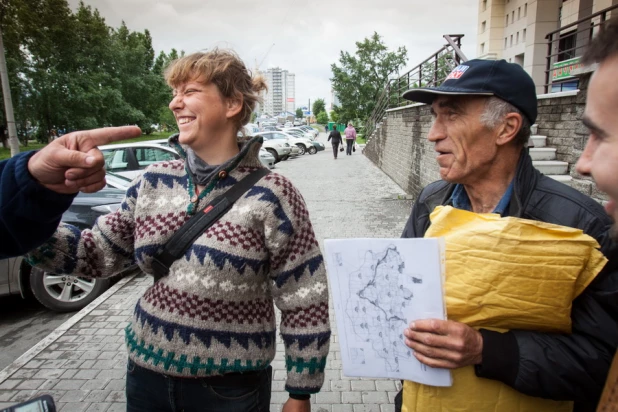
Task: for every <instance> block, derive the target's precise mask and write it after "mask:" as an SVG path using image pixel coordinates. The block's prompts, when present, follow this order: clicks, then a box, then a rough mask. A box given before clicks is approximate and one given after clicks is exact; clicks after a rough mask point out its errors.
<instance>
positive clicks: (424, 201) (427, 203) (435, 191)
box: [402, 151, 618, 411]
mask: <svg viewBox="0 0 618 412" xmlns="http://www.w3.org/2000/svg"><path fill="white" fill-rule="evenodd" d="M454 188H455V185H454V184H451V183H447V182H444V181H438V182H434V183H432V184H430V185H428V186H427V187H425V188H424V189H423V190H422V192H421V193H420V195H419V197H418V200H417V201H416V203H415V204H414V207H413V208H412V214H411V216H410V218H409V220H408V222H407V224H406V227H405V229H404V232H403V235H402V237H405V238H410V237H423V236H424V234H425V231H426V230H427V228H428V227H429V225H430V221H429V214H430V213H431V212H432V211H433V209H434V208H435V207H436V206H438V205H447V204H449V201H450V198H451V194H452V192H453V189H454ZM504 215H505V216H515V217H521V218H524V219H531V220H537V221H541V222H548V223H554V224H557V225H562V226H569V227H573V228H578V229H581V230H583V231H584V233H586V234H588V235H590V236H592V237H593V238H595V239H596V240H597V241H598V242H599V244H600V245H601V251H602V252H603V254H604V255H605V256H606V257H607V258H608V259H609V262H608V263H607V265H606V266H605V268H604V269H603V271H602V272H601V273H600V274H599V275H598V276H597V278H596V279H595V280H594V281H593V282H592V283H591V284H590V285H589V286H588V288H587V289H586V290H585V291H584V292H583V293H582V294H581V295H580V296H579V297H578V298H577V299H576V300H575V301H574V302H573V307H572V311H571V319H572V323H573V329H572V333H571V334H570V335H561V334H552V333H541V332H532V331H524V330H511V331H509V332H507V333H498V332H493V331H489V330H484V329H481V330H480V331H481V334H482V335H483V362H482V364H480V365H477V366H476V375H477V376H478V377H481V378H488V379H495V380H498V381H501V382H504V383H506V384H507V385H509V386H512V387H513V388H515V389H516V390H518V391H519V392H522V393H525V394H527V395H531V396H538V397H542V398H549V399H554V400H574V401H576V403H575V408H574V411H594V410H595V405H596V403H597V402H598V400H599V398H600V396H601V392H602V390H603V384H604V383H605V379H606V377H607V373H608V370H609V366H610V364H611V361H612V357H613V355H614V353H616V348H617V347H618V251H617V248H616V244H615V243H614V242H612V240H611V239H610V237H609V233H608V231H609V228H610V227H611V224H612V221H611V219H610V218H609V217H608V216H607V214H606V213H605V211H604V210H603V208H602V207H601V206H600V205H599V204H598V203H597V202H595V201H594V200H593V199H591V198H589V197H588V196H585V195H583V194H582V193H580V192H578V191H577V190H575V189H572V188H571V187H568V186H566V185H564V184H562V183H559V182H557V181H555V180H553V179H551V178H549V177H547V176H543V175H542V174H541V173H539V171H538V170H536V169H535V168H534V167H533V166H532V160H531V159H530V156H529V155H528V154H527V153H526V152H525V151H523V152H522V155H521V157H520V160H519V164H518V166H517V174H516V176H515V182H514V190H513V195H512V197H511V202H510V205H509V208H508V211H507V212H506V213H505V214H504ZM479 395H480V394H479ZM481 396H482V395H481Z"/></svg>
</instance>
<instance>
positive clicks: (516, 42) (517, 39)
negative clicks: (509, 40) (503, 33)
mask: <svg viewBox="0 0 618 412" xmlns="http://www.w3.org/2000/svg"><path fill="white" fill-rule="evenodd" d="M515 39H516V40H515V44H519V32H517V37H516V38H515Z"/></svg>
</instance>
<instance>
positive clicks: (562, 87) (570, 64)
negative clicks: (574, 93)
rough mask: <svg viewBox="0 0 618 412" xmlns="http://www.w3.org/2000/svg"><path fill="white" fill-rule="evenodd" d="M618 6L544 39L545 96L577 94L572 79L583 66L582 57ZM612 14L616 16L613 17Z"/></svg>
mask: <svg viewBox="0 0 618 412" xmlns="http://www.w3.org/2000/svg"><path fill="white" fill-rule="evenodd" d="M616 9H618V5H615V6H611V7H608V8H606V9H603V10H601V11H598V12H596V13H593V14H591V15H590V16H588V17H584V18H583V19H580V20H577V21H576V22H573V23H571V24H568V25H566V26H562V27H560V28H559V29H557V30H554V31H552V32H550V33H548V34H547V36H545V38H546V39H547V57H546V67H545V84H544V85H543V86H544V88H545V93H555V92H563V91H569V90H577V88H578V87H579V79H578V78H577V77H576V76H575V75H576V74H577V73H578V72H579V71H580V69H582V64H581V63H580V59H581V56H583V55H584V53H585V52H586V50H587V49H588V44H590V41H591V40H592V38H593V37H594V36H596V34H597V33H598V32H599V31H601V30H603V26H604V24H605V22H606V21H607V20H608V19H609V17H610V14H611V13H610V12H611V11H612V10H616ZM614 14H615V13H614Z"/></svg>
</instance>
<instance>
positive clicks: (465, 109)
mask: <svg viewBox="0 0 618 412" xmlns="http://www.w3.org/2000/svg"><path fill="white" fill-rule="evenodd" d="M611 41H612V42H614V44H615V37H614V38H612V40H611ZM615 61H616V59H613V60H612V65H613V63H614V62H615ZM612 67H613V66H612ZM607 70H608V72H607V74H606V75H607V77H608V78H609V80H607V85H605V86H600V87H608V85H609V83H611V84H612V85H614V86H612V87H613V88H612V89H611V91H610V89H608V90H605V92H606V94H604V95H603V97H602V98H600V102H601V103H599V107H600V110H602V113H604V114H606V115H607V117H608V118H609V119H610V120H608V121H610V122H611V121H614V122H615V120H616V119H615V115H614V113H613V111H614V107H615V106H614V105H612V104H611V102H612V101H616V99H615V97H616V95H615V93H614V90H615V80H614V73H615V72H616V71H615V70H614V71H613V72H611V73H610V69H609V68H607ZM611 70H613V68H612V69H611ZM592 91H593V88H592V83H591V89H590V91H589V92H592ZM611 93H614V94H611ZM610 94H611V95H610ZM403 97H404V98H406V99H408V100H412V101H417V102H423V103H426V104H430V105H431V112H432V115H433V117H434V122H433V124H432V127H431V129H430V131H429V134H428V136H427V139H428V140H429V141H430V142H432V143H433V144H434V145H435V150H436V152H438V157H437V162H438V165H439V169H440V177H441V178H442V180H441V181H437V182H434V183H432V184H430V185H428V186H427V187H425V188H424V189H423V190H422V191H421V193H420V194H419V196H418V198H417V200H416V202H415V204H414V206H413V208H412V213H411V215H410V218H409V220H408V223H407V224H406V227H405V229H404V231H403V235H402V236H403V237H404V238H413V237H423V236H424V235H425V233H426V231H427V230H428V228H429V227H430V224H431V222H430V220H429V215H430V214H431V212H432V211H433V210H434V209H435V207H436V206H440V205H450V206H452V207H454V208H459V209H464V210H468V211H472V212H475V213H498V214H500V215H501V216H504V217H506V216H512V217H518V218H525V219H531V220H535V221H540V222H547V223H551V224H557V225H562V226H568V227H572V228H576V229H581V230H582V231H583V232H584V233H585V234H587V235H589V236H591V237H593V238H594V239H595V240H597V242H598V243H599V244H600V250H601V252H602V253H603V254H604V255H605V256H606V257H607V259H608V263H607V264H606V266H605V268H604V269H603V270H602V271H601V272H600V273H599V274H598V275H597V276H596V278H595V279H594V280H593V281H592V283H590V285H589V286H588V287H587V288H585V290H584V291H583V292H582V293H581V294H580V295H579V296H578V297H577V298H576V299H575V300H572V299H573V296H565V297H564V299H568V301H569V302H571V300H572V303H571V305H572V306H571V312H570V313H571V315H570V320H571V325H572V328H571V332H570V333H552V332H547V331H542V330H540V328H533V327H532V328H531V329H526V330H524V329H519V328H512V329H511V330H501V331H496V330H489V329H485V328H480V329H477V328H472V327H470V326H468V325H467V324H465V323H462V322H457V321H454V320H445V321H442V320H436V319H424V320H418V321H415V322H412V323H411V324H410V325H409V327H408V328H407V329H405V330H404V331H403V332H404V336H405V338H404V341H405V344H406V345H407V346H409V347H410V348H411V349H412V350H413V351H414V355H415V357H416V358H417V359H418V360H419V361H420V362H421V363H423V364H425V365H428V366H430V367H438V368H448V369H452V370H453V374H454V375H455V379H454V382H453V387H451V388H447V389H442V388H428V387H425V386H423V385H420V384H416V383H413V382H408V381H406V382H404V389H403V410H404V411H426V410H427V411H429V410H438V409H441V410H455V409H457V410H469V411H475V412H477V411H495V410H500V411H505V412H508V411H518V412H520V411H541V410H551V411H572V410H576V411H594V410H595V408H596V404H597V403H598V401H599V397H600V395H601V392H602V389H603V384H604V382H605V379H606V377H607V373H608V370H609V367H610V363H611V359H612V357H613V355H614V353H615V352H616V348H617V346H618V333H616V331H618V270H617V269H616V268H617V266H618V254H616V253H615V250H616V244H615V243H614V242H612V240H611V239H610V236H609V230H610V227H611V219H610V218H609V217H608V216H607V215H606V214H605V213H604V212H603V208H602V207H601V205H599V204H598V203H597V202H595V201H594V200H593V199H591V198H589V197H588V196H586V195H584V194H582V193H580V192H579V191H577V190H575V189H573V188H571V187H569V186H567V185H564V184H562V183H560V182H558V181H556V180H553V179H551V178H550V177H548V176H544V175H542V174H541V173H540V172H539V171H538V170H537V169H535V168H534V166H533V165H532V160H531V158H530V155H529V154H528V153H527V152H526V150H525V144H526V142H527V141H528V138H529V136H530V126H531V125H532V124H534V122H535V120H536V117H537V98H536V86H535V85H534V82H533V80H532V79H531V78H530V76H529V75H528V74H527V73H526V72H525V71H524V70H523V69H522V68H521V66H518V65H517V64H513V63H507V62H506V61H504V60H496V61H493V60H492V61H490V60H469V61H467V62H465V63H462V64H461V65H460V66H458V67H457V68H455V69H454V70H453V72H452V73H451V74H449V76H448V77H447V79H446V80H445V82H444V83H443V84H442V85H441V86H439V87H435V88H418V89H411V90H409V91H407V92H405V93H404V95H403ZM612 99H613V100H612ZM589 103H592V102H589ZM587 110H588V108H587ZM595 121H597V120H596V118H595ZM598 121H599V123H598V124H599V125H603V126H604V125H605V121H603V122H602V121H601V120H598ZM592 130H593V136H594V135H595V133H599V137H598V139H599V140H596V139H595V140H594V142H595V143H594V144H600V143H599V142H600V141H609V140H604V139H610V140H611V139H614V138H615V131H611V132H609V131H608V132H607V133H605V134H603V133H602V132H601V129H597V128H593V129H592ZM609 136H612V137H611V138H610V137H609ZM604 152H605V153H607V156H608V159H609V156H610V155H609V153H610V152H609V150H607V151H605V150H604ZM611 153H616V152H615V151H612V152H611ZM585 155H586V153H585ZM611 156H613V154H612V155H611ZM611 159H613V161H614V162H615V161H616V158H615V157H612V158H611ZM611 161H612V160H608V162H610V163H611ZM597 164H598V165H599V167H600V168H602V167H605V166H604V165H606V163H602V164H601V162H600V161H599V163H597ZM612 168H614V167H613V166H612ZM612 170H613V169H612ZM603 173H604V174H605V173H607V175H605V176H606V177H607V176H613V177H612V179H615V176H616V174H615V173H614V174H613V175H612V174H611V172H610V171H609V169H607V168H606V169H604V172H603ZM592 174H593V176H594V174H595V172H594V170H593V171H592ZM597 177H601V174H600V175H599V176H595V179H596V178H597ZM604 187H605V188H606V189H610V187H609V186H604ZM610 190H612V189H610ZM610 204H611V202H610ZM502 247H504V246H502V245H501V246H500V248H502ZM502 253H506V252H502ZM582 259H584V258H583V257H582ZM506 261H508V259H505V262H506ZM505 264H506V263H505ZM556 270H562V268H559V269H556ZM468 276H470V277H472V278H474V277H475V273H474V272H473V271H469V272H468ZM530 276H535V273H530ZM560 276H561V275H560V273H556V278H560ZM505 284H508V282H506V283H505ZM492 287H493V288H494V289H492V290H493V291H494V293H497V294H499V295H501V296H509V299H505V304H509V302H511V301H513V299H514V297H513V296H512V294H511V293H510V292H514V291H511V290H504V289H505V286H504V285H492ZM530 299H531V300H533V299H534V300H538V301H539V302H543V301H544V297H543V295H542V293H539V294H538V296H530ZM515 301H516V300H515ZM477 309H478V308H477V307H476V306H471V307H470V309H469V310H471V311H475V310H477ZM448 310H449V309H448V307H447V312H448ZM496 310H498V313H499V308H497V309H496ZM514 321H516V320H514ZM539 326H542V325H539ZM607 331H611V333H607ZM463 368H466V369H463ZM462 385H463V386H462ZM453 394H457V395H453ZM473 398H474V399H473ZM466 405H468V406H466ZM466 408H467V409H466Z"/></svg>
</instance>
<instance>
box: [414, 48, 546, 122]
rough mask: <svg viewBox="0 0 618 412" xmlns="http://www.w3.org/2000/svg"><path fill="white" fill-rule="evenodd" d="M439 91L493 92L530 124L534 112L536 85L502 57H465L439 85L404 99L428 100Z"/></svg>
mask: <svg viewBox="0 0 618 412" xmlns="http://www.w3.org/2000/svg"><path fill="white" fill-rule="evenodd" d="M439 95H471V96H496V97H499V98H500V99H502V100H504V101H507V102H509V103H510V104H512V105H513V106H515V107H517V108H518V109H519V110H521V112H522V113H523V114H524V115H525V116H526V117H527V118H528V120H529V121H530V124H534V122H535V121H536V115H537V100H536V86H535V85H534V81H532V78H531V77H530V75H528V73H526V71H525V70H524V69H523V68H522V67H521V66H520V65H518V64H515V63H508V62H507V61H506V60H480V59H475V60H469V61H467V62H465V63H461V64H460V65H459V66H457V67H456V68H455V69H453V71H452V72H451V73H450V74H449V75H448V76H447V78H446V80H445V81H444V83H442V84H441V85H440V86H439V87H420V88H418V89H410V90H408V91H407V92H405V93H404V94H403V98H404V99H408V100H412V101H415V102H421V103H427V104H431V103H432V102H433V100H434V99H435V98H436V97H438V96H439Z"/></svg>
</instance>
